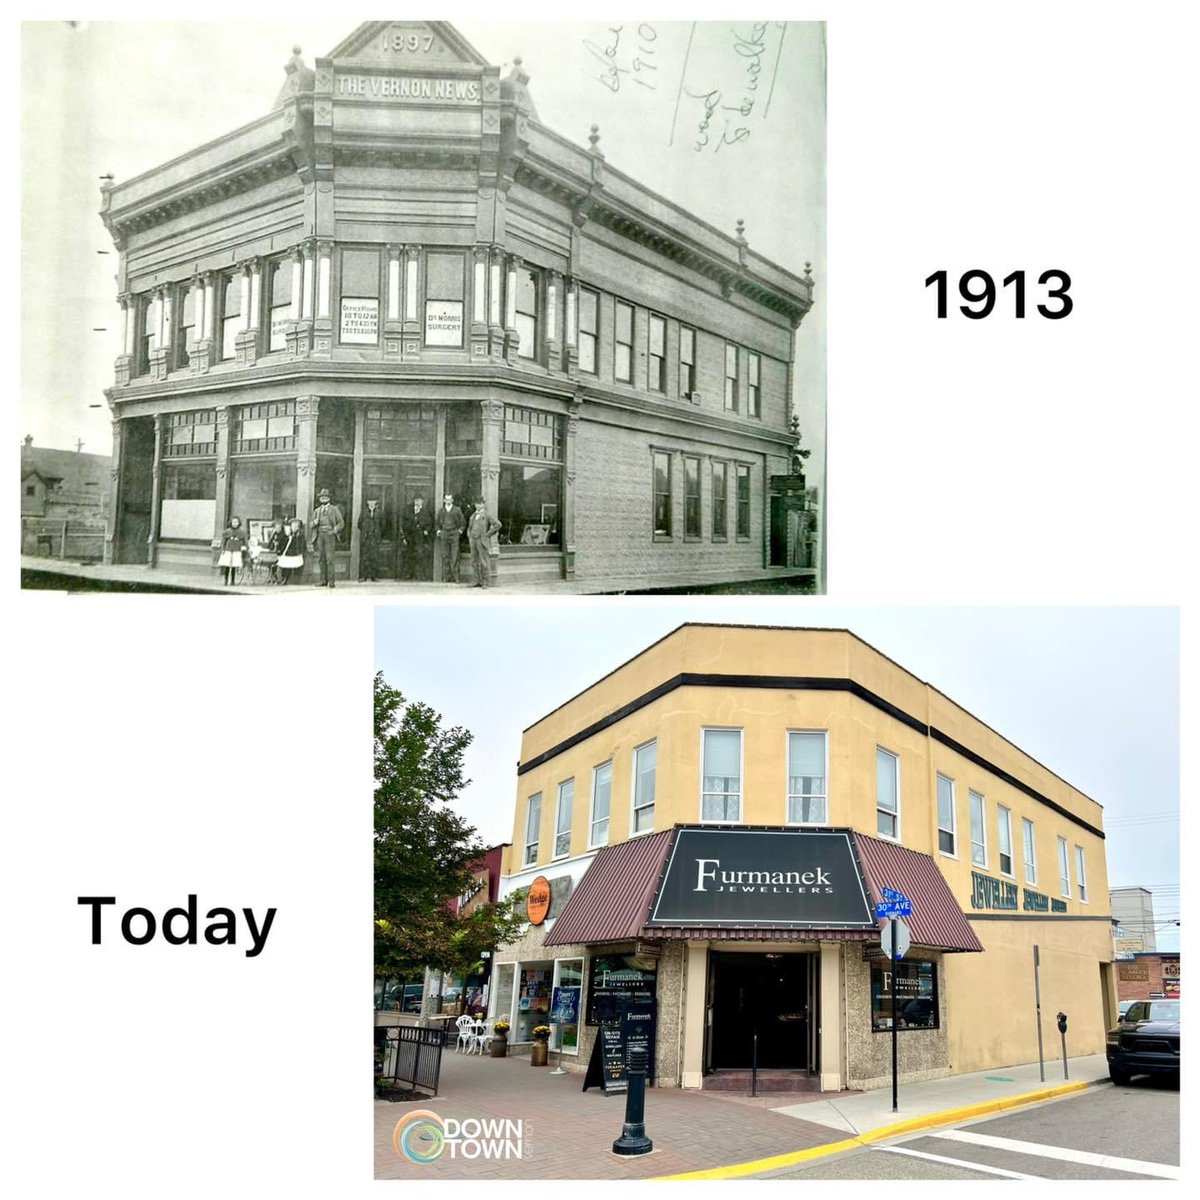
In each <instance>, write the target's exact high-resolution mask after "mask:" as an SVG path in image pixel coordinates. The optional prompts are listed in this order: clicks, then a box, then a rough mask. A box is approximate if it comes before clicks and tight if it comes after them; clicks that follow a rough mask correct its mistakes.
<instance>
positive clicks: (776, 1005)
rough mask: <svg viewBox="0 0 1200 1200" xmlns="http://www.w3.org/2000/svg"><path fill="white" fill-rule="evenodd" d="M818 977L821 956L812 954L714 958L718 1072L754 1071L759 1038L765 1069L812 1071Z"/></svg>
mask: <svg viewBox="0 0 1200 1200" xmlns="http://www.w3.org/2000/svg"><path fill="white" fill-rule="evenodd" d="M815 973H816V965H815V956H814V955H812V954H808V953H802V954H736V953H713V954H712V991H711V995H710V1003H711V1010H712V1029H711V1039H710V1045H711V1050H712V1063H711V1065H712V1068H713V1069H715V1070H721V1069H722V1068H726V1069H730V1068H732V1069H739V1070H744V1069H747V1068H749V1067H750V1066H751V1065H752V1062H753V1058H754V1037H755V1034H757V1035H758V1066H759V1067H760V1068H761V1069H772V1068H775V1069H790V1070H810V1069H812V1067H813V1066H814V1065H815V1050H816V1047H815V1045H814V1038H813V1036H812V1033H811V1031H810V1017H811V1015H812V1014H811V1013H810V994H811V989H812V986H813V982H814V979H815Z"/></svg>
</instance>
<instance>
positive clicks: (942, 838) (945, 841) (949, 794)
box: [937, 775, 957, 854]
mask: <svg viewBox="0 0 1200 1200" xmlns="http://www.w3.org/2000/svg"><path fill="white" fill-rule="evenodd" d="M937 804H938V849H939V850H940V851H941V852H942V853H943V854H955V853H957V851H956V850H955V846H954V834H955V825H954V780H953V779H947V778H946V776H945V775H939V776H938V777H937Z"/></svg>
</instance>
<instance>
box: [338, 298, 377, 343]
mask: <svg viewBox="0 0 1200 1200" xmlns="http://www.w3.org/2000/svg"><path fill="white" fill-rule="evenodd" d="M341 340H342V341H343V342H349V343H351V344H357V345H361V346H374V345H375V344H376V343H377V342H378V341H379V301H378V300H343V301H342V332H341Z"/></svg>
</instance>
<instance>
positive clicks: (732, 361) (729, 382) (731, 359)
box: [725, 342, 738, 412]
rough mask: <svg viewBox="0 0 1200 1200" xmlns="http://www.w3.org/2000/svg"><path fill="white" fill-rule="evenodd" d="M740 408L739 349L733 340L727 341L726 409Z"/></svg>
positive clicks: (729, 410) (727, 410)
mask: <svg viewBox="0 0 1200 1200" xmlns="http://www.w3.org/2000/svg"><path fill="white" fill-rule="evenodd" d="M737 410H738V350H737V347H736V346H735V345H733V344H732V343H731V342H726V343H725V411H726V412H737Z"/></svg>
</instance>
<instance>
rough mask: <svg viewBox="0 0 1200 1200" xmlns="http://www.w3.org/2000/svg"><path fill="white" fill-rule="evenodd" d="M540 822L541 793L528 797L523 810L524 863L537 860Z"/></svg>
mask: <svg viewBox="0 0 1200 1200" xmlns="http://www.w3.org/2000/svg"><path fill="white" fill-rule="evenodd" d="M541 823H542V794H541V792H538V794H537V795H536V796H530V797H529V807H528V808H527V809H526V811H525V865H526V866H529V865H530V864H531V863H535V862H537V856H538V830H539V828H540V826H541Z"/></svg>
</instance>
